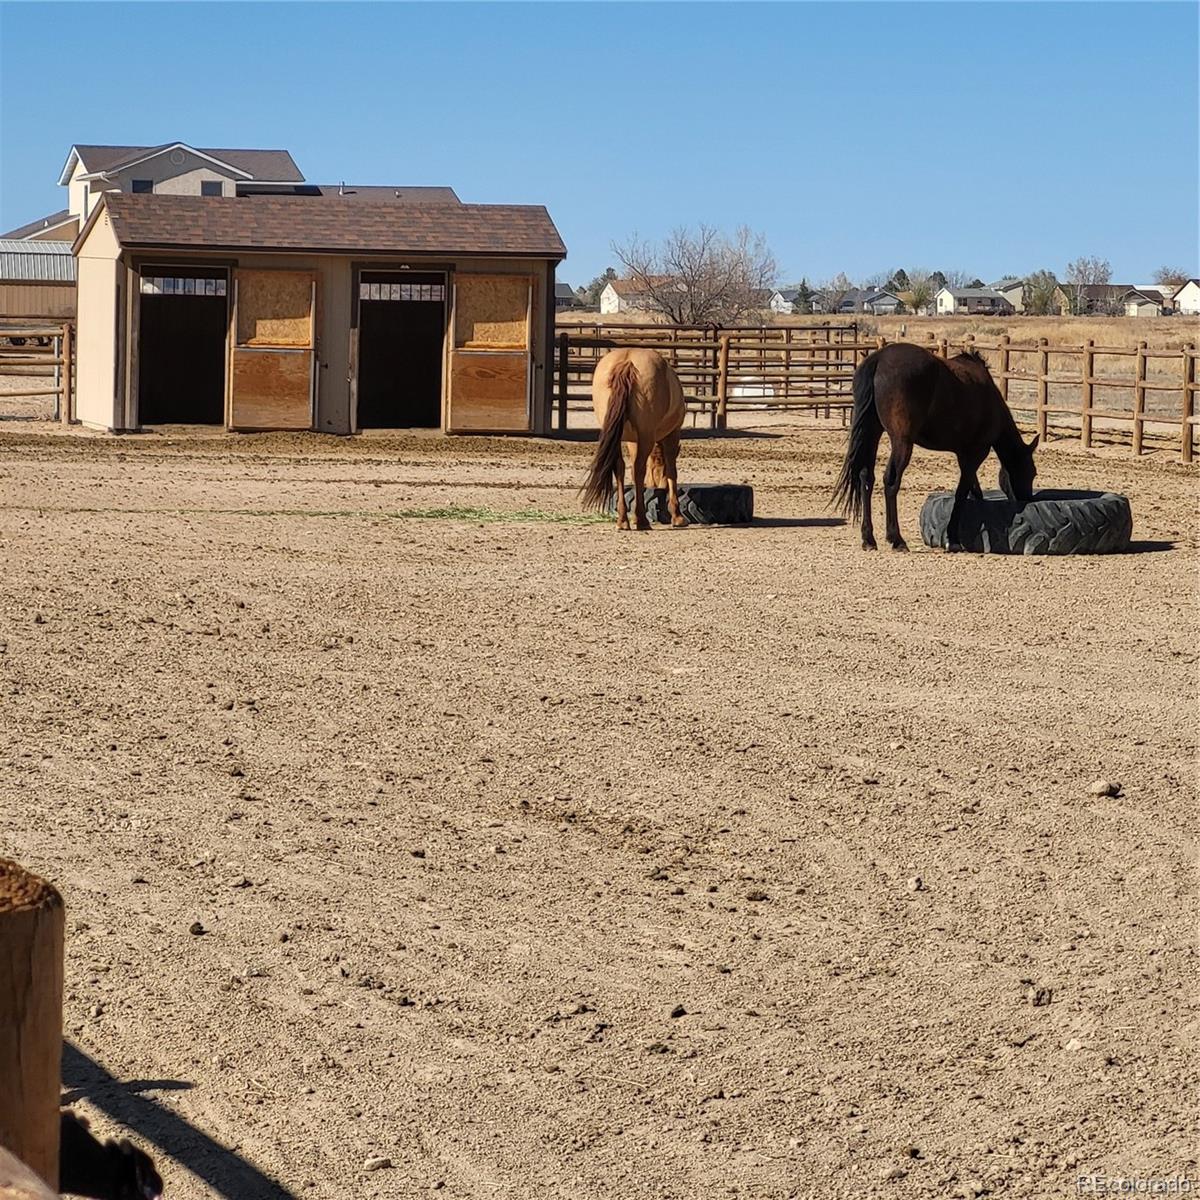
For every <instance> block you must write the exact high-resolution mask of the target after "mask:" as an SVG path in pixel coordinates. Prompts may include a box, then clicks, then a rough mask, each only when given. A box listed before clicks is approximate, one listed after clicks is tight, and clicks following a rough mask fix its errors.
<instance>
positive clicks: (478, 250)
mask: <svg viewBox="0 0 1200 1200" xmlns="http://www.w3.org/2000/svg"><path fill="white" fill-rule="evenodd" d="M102 212H107V213H108V215H109V217H110V218H111V220H112V227H113V232H114V233H115V234H116V237H117V240H118V241H119V242H120V243H121V245H123V246H153V247H178V248H186V247H189V246H195V247H205V248H211V247H222V248H228V249H240V248H245V249H254V250H267V249H271V250H316V251H326V252H330V253H336V252H337V251H356V252H369V251H373V252H377V253H384V254H403V253H415V254H420V253H425V252H434V253H442V252H450V251H453V252H454V253H457V254H493V255H500V256H505V257H531V258H554V259H561V258H565V257H566V253H567V250H566V247H565V246H564V245H563V241H562V238H561V237H560V236H559V233H558V230H557V229H556V228H555V227H554V222H553V221H552V220H551V219H550V214H549V213H548V212H547V211H546V210H545V209H544V208H542V207H541V206H540V205H516V204H363V203H362V202H361V201H356V200H351V199H346V198H344V197H338V196H318V197H310V196H257V197H254V198H253V199H233V198H224V199H218V198H216V197H212V196H173V195H163V194H155V193H135V192H105V193H104V195H103V198H102V200H101V202H100V204H98V205H97V206H96V208H95V209H94V210H93V212H92V216H91V218H90V219H89V221H88V224H87V226H85V228H84V230H83V232H82V233H81V234H80V237H79V238H78V239H76V245H78V244H80V242H81V241H82V239H83V237H85V236H86V234H87V232H88V230H90V229H91V227H92V225H93V224H94V222H95V221H96V220H97V219H98V217H99V214H100V213H102Z"/></svg>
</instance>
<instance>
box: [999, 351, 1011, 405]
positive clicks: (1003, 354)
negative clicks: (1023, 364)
mask: <svg viewBox="0 0 1200 1200" xmlns="http://www.w3.org/2000/svg"><path fill="white" fill-rule="evenodd" d="M1011 341H1012V338H1010V337H1009V336H1008V334H1007V333H1004V334H1001V335H1000V395H1001V396H1002V397H1003V398H1004V403H1005V404H1007V403H1008V362H1009V357H1008V343H1009V342H1011Z"/></svg>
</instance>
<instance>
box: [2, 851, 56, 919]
mask: <svg viewBox="0 0 1200 1200" xmlns="http://www.w3.org/2000/svg"><path fill="white" fill-rule="evenodd" d="M62 903H63V900H62V896H61V895H59V892H58V889H57V888H56V887H55V886H54V885H53V884H50V883H47V882H46V881H45V880H44V879H42V878H40V877H39V876H37V875H34V874H33V873H32V872H31V871H27V870H26V869H25V868H24V867H23V866H21V864H20V863H16V862H13V860H12V859H11V858H0V916H3V915H4V914H5V913H11V912H30V911H32V910H33V909H39V908H40V909H53V908H62Z"/></svg>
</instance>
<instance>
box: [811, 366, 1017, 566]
mask: <svg viewBox="0 0 1200 1200" xmlns="http://www.w3.org/2000/svg"><path fill="white" fill-rule="evenodd" d="M884 430H887V435H888V440H889V441H890V442H891V446H892V454H891V457H890V458H889V459H888V465H887V470H885V471H884V473H883V489H884V497H885V499H886V501H887V539H888V542H889V543H891V546H892V549H893V550H907V549H908V546H907V545H906V544H905V541H904V538H903V537H901V536H900V523H899V520H898V518H897V516H896V493H897V492H899V491H900V481H901V479H903V478H904V468H905V467H907V466H908V460H909V459H910V458H911V457H912V452H913V446H914V445H915V446H922V447H924V448H925V449H926V450H945V451H948V452H949V453H951V454H953V455H955V456H956V457H957V458H958V470H959V478H958V488H957V489H956V491H955V493H954V507H953V509H952V510H951V512H950V520H949V522H948V524H947V527H946V549H947V550H961V549H962V547H961V545H960V544H959V540H958V525H959V519H960V517H961V514H962V505H963V501H964V500H965V499H966V498H967V497H968V496H975V497H976V498H982V492H981V491H980V488H979V478H978V476H977V474H976V472H978V470H979V468H980V466H981V465H982V464H983V460H984V459H985V458H987V456H988V451H989V450H995V451H996V457H997V458H998V459H999V460H1000V486H1001V487H1002V488H1003V489H1004V492H1005V494H1006V495H1007V496H1008V497H1009V499H1010V500H1031V499H1032V498H1033V480H1034V476H1035V475H1037V467H1036V466H1035V465H1034V462H1033V452H1034V450H1036V449H1037V444H1038V439H1037V438H1036V437H1035V438H1034V439H1033V441H1031V442H1030V443H1029V444H1028V445H1026V444H1025V443H1024V442H1023V441H1022V440H1021V435H1020V433H1018V432H1017V426H1016V422H1014V421H1013V418H1012V413H1010V412H1009V411H1008V406H1007V405H1006V404H1005V403H1004V398H1003V397H1002V396H1001V395H1000V392H999V389H998V388H997V387H996V385H995V383H993V382H992V377H991V375H990V374H989V372H988V369H987V364H986V363H985V362H984V361H983V359H982V358H981V357H980V356H979V353H978V351H975V350H968V351H967V352H966V353H965V354H959V355H957V356H955V357H954V358H949V359H942V358H939V357H938V356H937V355H936V354H933V353H931V352H930V351H928V350H925V349H923V348H922V347H920V346H912V345H908V344H906V343H904V342H897V343H896V344H895V345H892V346H885V347H884V348H883V349H882V350H877V351H875V353H874V354H871V355H869V356H868V357H867V358H866V360H865V361H864V362H863V363H862V364H861V365H860V366H859V368H858V370H857V371H855V372H854V420H853V422H852V423H851V426H850V445H849V446H848V447H847V449H846V459H845V461H844V462H843V463H842V470H841V473H840V474H839V476H838V481H837V484H836V485H835V487H834V492H833V498H834V502H835V503H837V504H840V505H841V507H842V511H843V512H844V513H846V515H847V516H850V517H857V516H859V515H860V514H861V515H862V544H863V549H864V550H874V549H875V531H874V529H873V527H872V525H871V490H872V489H873V488H874V486H875V455H876V452H877V451H878V449H879V439H880V438H881V437H882V436H883V432H884Z"/></svg>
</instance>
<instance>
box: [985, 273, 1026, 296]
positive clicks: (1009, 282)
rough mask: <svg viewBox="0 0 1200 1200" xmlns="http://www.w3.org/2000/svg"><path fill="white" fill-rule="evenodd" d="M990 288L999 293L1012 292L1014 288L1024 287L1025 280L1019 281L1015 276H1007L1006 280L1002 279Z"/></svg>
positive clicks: (990, 285)
mask: <svg viewBox="0 0 1200 1200" xmlns="http://www.w3.org/2000/svg"><path fill="white" fill-rule="evenodd" d="M988 286H989V287H991V288H992V289H993V290H995V291H997V292H1011V291H1012V289H1013V288H1017V287H1024V286H1025V281H1024V280H1023V279H1018V278H1017V277H1016V276H1015V275H1013V276H1006V277H1005V278H1004V279H1001V280H999V281H998V282H996V283H993V284H989V285H988Z"/></svg>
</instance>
